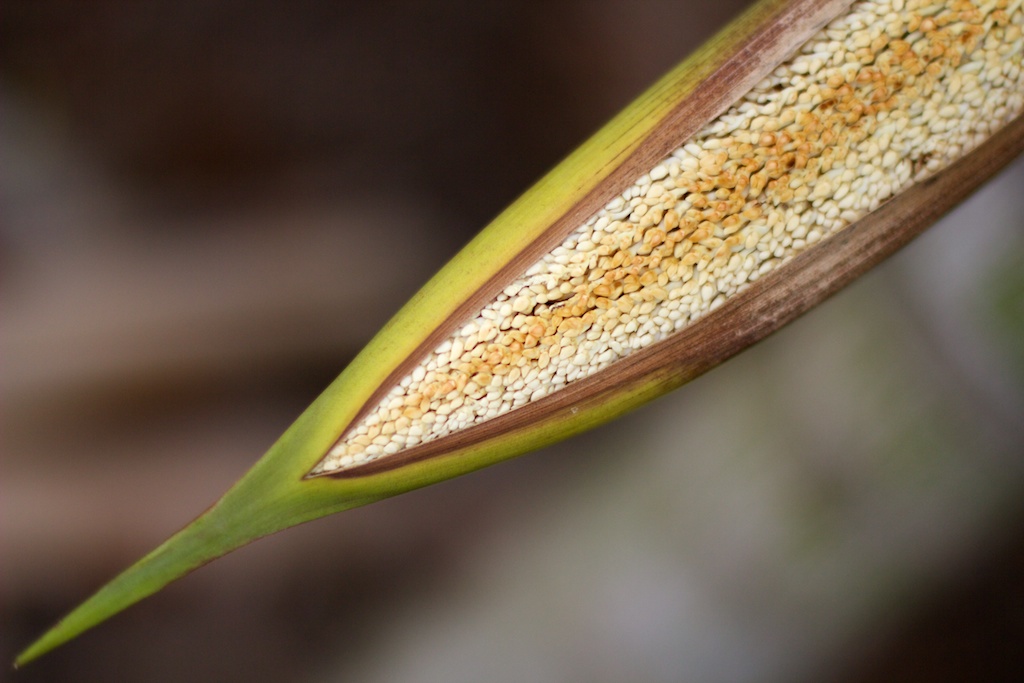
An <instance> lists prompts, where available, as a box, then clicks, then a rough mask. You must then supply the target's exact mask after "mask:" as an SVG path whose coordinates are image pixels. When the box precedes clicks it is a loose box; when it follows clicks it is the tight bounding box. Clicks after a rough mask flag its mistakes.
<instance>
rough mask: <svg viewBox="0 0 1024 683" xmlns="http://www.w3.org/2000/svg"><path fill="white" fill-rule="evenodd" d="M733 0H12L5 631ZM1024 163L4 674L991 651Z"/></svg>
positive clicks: (1008, 594)
mask: <svg viewBox="0 0 1024 683" xmlns="http://www.w3.org/2000/svg"><path fill="white" fill-rule="evenodd" d="M744 4H745V3H744V2H743V1H742V0H721V1H719V2H714V3H693V2H691V3H689V4H688V5H686V4H682V3H678V2H667V1H666V2H657V1H645V2H638V1H634V2H628V3H627V2H621V1H614V0H603V1H594V2H584V1H582V0H580V1H576V2H571V1H562V2H557V3H555V2H553V3H543V4H541V3H530V2H518V3H516V2H506V3H480V2H449V3H444V4H435V3H425V2H412V1H409V2H382V3H373V4H372V5H371V4H370V3H365V4H364V3H343V2H341V3H340V2H335V1H328V0H303V1H300V2H293V3H282V2H277V1H275V0H250V1H249V2H244V3H243V2H239V1H237V0H223V1H218V2H205V1H203V2H200V1H196V0H190V1H185V2H182V1H180V0H176V1H175V2H169V1H164V0H159V1H154V2H147V3H135V2H125V1H123V0H114V1H107V2H103V3H74V4H68V3H63V2H54V1H52V0H37V1H34V2H30V1H27V0H15V1H13V2H7V3H5V4H4V15H3V21H2V22H0V296H2V300H0V363H2V366H0V367H2V370H0V382H2V384H0V391H2V394H0V399H2V417H0V419H2V424H0V430H2V431H0V434H2V463H0V468H2V470H0V609H2V626H0V660H3V661H11V660H12V659H13V656H14V654H15V653H16V652H17V651H18V650H20V649H21V648H22V647H24V646H25V645H27V644H28V642H29V641H30V640H32V639H33V638H34V637H36V636H37V635H39V633H40V632H41V631H42V630H43V629H45V628H46V627H48V626H49V625H51V624H52V623H53V622H54V621H55V620H56V619H58V618H59V617H60V616H61V615H62V614H63V613H64V612H66V611H67V610H69V609H70V608H71V607H73V606H74V605H75V604H77V603H78V602H79V601H81V600H82V599H83V598H84V597H86V595H87V594H89V593H90V592H92V591H93V590H94V589H96V588H97V587H98V586H99V585H100V584H102V583H104V582H105V581H106V580H108V579H109V578H111V577H112V576H113V575H114V574H115V573H116V572H118V571H119V570H121V569H122V568H124V567H125V566H127V565H128V564H129V563H131V562H133V561H134V560H135V559H137V558H138V557H140V556H141V555H142V554H144V553H145V552H148V551H149V550H150V549H152V548H153V547H154V546H155V545H157V544H158V543H159V542H161V541H163V540H164V539H165V538H166V537H167V536H168V535H169V534H171V533H172V532H174V531H175V530H177V529H178V528H180V527H181V526H183V525H184V524H185V523H186V522H187V521H188V520H190V519H191V518H193V517H194V516H195V515H197V514H198V513H199V512H201V511H202V510H203V509H205V507H207V506H208V505H209V504H210V503H212V502H213V501H214V500H215V499H216V498H217V497H218V496H219V495H220V494H221V493H222V492H223V491H224V490H225V489H226V488H227V487H228V486H229V485H230V484H231V483H232V482H233V481H234V480H236V479H237V478H238V477H239V476H240V475H241V474H242V473H243V472H244V471H245V470H246V469H247V467H248V466H249V465H250V464H251V463H252V462H254V461H255V460H256V459H257V458H258V457H259V456H260V454H262V452H263V451H264V450H265V449H266V448H267V447H268V446H269V445H270V444H271V443H272V442H273V441H274V439H275V438H276V437H277V436H278V435H279V434H280V433H281V432H282V431H283V430H284V429H285V428H286V427H287V426H288V424H289V423H290V422H291V421H292V420H293V419H294V418H295V417H296V416H297V415H298V414H299V412H300V411H301V410H302V409H303V408H304V407H305V406H306V405H307V404H308V403H309V402H310V401H311V400H312V399H313V398H314V397H315V396H316V395H317V394H318V392H319V391H320V390H322V389H323V388H324V387H325V386H326V385H327V384H328V383H329V382H330V381H331V380H332V379H333V378H334V377H335V376H336V375H337V373H338V372H340V371H341V369H342V368H343V367H344V366H345V364H346V363H347V362H348V361H349V360H350V359H351V358H352V356H353V355H354V354H355V353H356V352H357V351H358V350H359V348H360V347H361V346H362V345H363V344H364V343H365V342H366V341H367V340H368V339H369V337H370V336H371V335H372V334H373V333H374V332H375V331H376V330H377V329H378V328H379V327H380V326H381V325H382V324H383V323H384V322H385V321H386V320H387V318H388V317H389V316H390V315H391V314H392V313H393V312H394V311H395V310H397V308H398V307H399V306H400V305H401V304H402V303H403V302H404V301H405V300H406V299H407V297H408V296H409V295H411V294H412V293H413V292H414V291H415V289H416V288H417V287H418V286H419V285H420V284H422V283H423V282H424V281H425V280H426V279H427V278H428V277H429V276H430V275H431V274H432V273H433V271H435V270H436V269H437V268H438V267H439V266H440V265H441V264H442V263H443V262H444V261H445V259H446V258H448V257H449V256H450V255H452V254H453V253H454V252H455V251H456V250H457V249H458V248H459V247H460V246H461V245H462V244H463V243H464V242H465V241H466V240H467V239H469V238H470V237H471V236H472V235H473V234H474V233H475V232H476V231H477V230H478V229H479V228H480V227H481V226H483V225H484V224H485V223H486V222H487V221H488V220H489V219H490V218H491V217H493V216H494V215H495V214H496V213H497V212H498V211H499V210H500V209H501V208H502V207H504V206H505V205H506V204H507V203H508V202H510V201H511V200H512V199H513V198H514V197H515V196H516V195H517V194H518V193H519V192H521V191H522V190H523V189H525V188H526V187H527V186H528V185H529V184H530V183H531V182H532V181H533V180H535V179H536V178H537V177H538V176H539V175H540V174H541V173H543V172H544V171H545V170H546V169H547V168H549V167H550V166H552V165H553V164H554V163H556V162H557V160H558V159H559V158H561V157H562V156H563V155H565V154H566V153H568V152H569V151H570V150H571V149H572V148H573V147H574V146H575V145H576V144H578V143H579V142H580V141H582V140H583V139H584V138H585V137H586V136H587V135H588V134H590V133H591V132H593V131H594V130H595V129H596V128H597V127H598V126H599V125H600V124H602V123H603V122H604V121H605V120H606V119H608V118H609V117H610V116H611V115H613V114H614V113H615V112H616V111H617V110H618V109H620V108H621V107H623V106H624V105H626V104H627V103H628V102H629V101H630V100H631V99H632V98H633V97H634V96H635V95H636V94H638V93H639V92H640V91H641V90H642V89H643V88H644V87H645V86H646V85H648V84H649V83H650V82H651V81H652V80H653V79H655V78H656V77H658V76H659V75H660V74H661V73H663V72H664V71H666V70H667V69H668V68H670V67H671V66H672V65H674V64H675V63H676V62H677V61H678V60H679V59H681V58H682V57H683V56H684V55H685V54H687V53H688V52H690V51H691V50H692V49H693V48H694V47H696V46H697V45H698V44H699V43H700V42H701V41H702V40H704V39H705V38H707V37H708V36H709V35H710V34H711V32H712V31H713V30H715V29H716V28H718V27H719V26H721V25H722V24H723V23H724V22H726V21H727V20H728V19H729V18H730V17H732V16H734V15H735V14H736V13H737V12H739V11H740V10H741V9H742V6H743V5H744ZM1022 186H1024V163H1022V162H1020V161H1018V162H1017V163H1016V164H1015V165H1014V166H1012V167H1011V168H1009V169H1008V171H1006V172H1005V173H1003V174H1002V175H1001V176H1000V177H999V178H998V179H997V180H996V181H995V182H993V183H991V184H989V185H988V186H986V188H985V189H983V190H982V191H981V192H980V193H978V194H977V195H976V196H975V197H974V198H973V199H972V200H971V201H970V202H969V203H967V204H965V205H964V206H962V207H961V208H959V209H958V210H956V211H955V212H954V213H952V214H951V215H950V216H949V217H948V218H947V219H946V220H945V221H944V222H943V223H941V224H940V225H938V226H936V227H935V228H933V229H932V230H931V231H930V232H929V233H927V234H926V235H925V236H923V237H922V238H920V239H919V240H918V241H917V242H915V243H914V244H913V245H911V246H910V247H909V248H908V249H906V250H905V251H904V252H903V253H901V254H899V255H897V256H896V257H895V258H893V259H892V260H891V261H890V262H888V263H886V264H884V265H883V266H881V267H879V268H877V269H875V270H874V271H873V272H872V273H871V274H869V275H868V276H867V277H865V278H863V279H862V280H861V281H860V282H858V283H857V284H855V285H854V286H853V287H851V288H849V289H848V290H846V291H845V292H843V293H841V294H840V295H838V296H837V297H835V298H834V299H833V300H831V301H829V302H827V303H826V304H825V305H823V306H821V307H820V308H819V309H817V310H815V311H813V312H812V313H810V314H809V315H807V316H806V317H805V318H803V319H802V320H800V321H798V322H796V323H795V324H793V325H791V326H790V327H789V328H787V329H785V330H783V331H782V332H780V333H779V334H777V335H775V336H774V337H773V338H771V339H769V340H767V341H766V342H764V343H762V344H760V345H758V346H757V347H755V348H753V349H752V350H750V351H748V352H746V353H744V354H742V355H741V356H740V357H738V358H736V359H734V360H733V361H731V362H730V363H727V364H726V365H724V366H722V367H721V368H719V369H717V370H715V371H713V372H712V373H710V374H708V375H706V376H704V377H702V378H701V379H699V380H697V381H696V382H694V383H692V384H691V385H689V386H687V387H685V388H683V389H682V390H680V391H678V392H676V393H675V394H673V395H671V396H669V397H666V398H664V399H662V400H660V401H658V402H656V403H654V404H652V405H650V406H649V407H647V408H645V409H643V410H641V411H638V412H636V413H634V414H632V415H631V416H629V417H627V418H625V419H622V420H620V421H618V422H616V423H614V424H612V425H609V426H607V427H605V428H602V429H600V430H598V431H596V432H593V433H590V434H588V435H585V436H583V437H582V438H578V439H575V440H573V441H571V442H568V443H565V444H563V445H560V446H558V447H554V448H550V449H547V450H545V451H543V452H541V453H537V454H533V455H529V456H526V457H524V458H521V459H518V460H516V461H513V462H510V463H506V464H503V465H500V466H497V467H494V468H491V469H489V470H485V471H482V472H479V473H477V474H474V475H471V476H468V477H464V478H461V479H458V480H455V481H451V482H448V483H445V484H442V485H438V486H435V487H432V488H429V489H426V490H422V491H419V492H415V493H412V494H408V495H405V496H402V497H399V498H396V499H392V500H389V501H385V502H382V503H378V504H375V505H372V506H370V507H368V508H363V509H359V510H354V511H350V512H347V513H345V514H343V515H339V516H335V517H332V518H328V519H324V520H320V521H317V522H313V523H310V524H308V525H305V526H303V527H299V528H296V529H292V530H289V531H286V532H284V533H281V534H279V535H277V536H275V537H272V538H269V539H266V540H263V541H261V542H259V543H257V544H255V545H253V546H250V547H248V548H245V549H243V550H241V551H238V552H236V553H235V554H233V555H231V556H229V557H227V558H224V559H223V560H220V561H218V562H216V563H213V564H211V565H209V566H208V567H205V568H203V569H202V570H200V571H198V572H196V573H195V574H193V575H191V576H189V577H187V578H185V579H184V580H182V581H180V582H178V583H177V584H175V585H172V586H171V587H170V588H168V589H167V590H165V591H164V592H163V593H161V594H159V595H157V596H155V597H153V598H151V599H149V600H147V601H145V602H143V603H142V604H140V605H138V606H136V607H134V608H132V609H130V610H129V611H127V612H126V613H124V614H122V615H120V616H118V617H116V618H114V619H113V620H112V621H111V622H109V623H107V624H105V625H103V626H102V627H100V628H98V629H97V630H95V631H93V632H91V633H89V634H87V635H85V636H84V637H82V638H81V639H79V640H77V641H74V642H73V643H71V644H69V645H68V646H66V647H64V648H62V649H60V650H58V651H57V652H54V653H53V654H52V655H50V656H48V657H47V658H45V659H43V660H41V661H39V662H37V663H36V664H33V665H32V666H31V667H29V668H27V669H25V670H23V671H20V672H17V673H11V672H9V671H5V669H4V667H3V664H2V662H0V678H3V677H5V676H9V677H10V679H11V680H14V681H25V682H26V683H27V682H29V681H112V680H125V681H153V682H161V681H183V680H189V681H233V680H243V679H244V680H247V681H250V682H251V683H256V682H259V681H281V680H288V681H324V682H327V681H348V680H358V681H362V682H372V681H381V682H384V681H388V682H395V681H399V682H400V681H410V682H411V681H439V682H440V681H467V682H469V681H479V680H488V681H510V682H511V681H528V680H536V681H567V682H568V681H584V680H585V681H608V682H617V681H623V680H630V681H640V682H644V681H650V682H652V683H655V682H662V681H665V682H668V681H683V680H686V681H734V682H735V681H821V680H828V681H840V682H845V683H856V682H860V681H873V680H878V679H879V678H887V679H900V680H904V681H924V680H927V681H937V680H951V681H952V680H958V681H960V680H988V681H1000V680H1017V679H1018V677H1019V676H1020V672H1021V670H1022V665H1024V655H1022V654H1021V651H1020V648H1019V643H1020V642H1021V639H1022V637H1024V534H1022V531H1024V497H1022V493H1024V420H1022V416H1024V230H1022V222H1024V219H1022V218H1021V217H1022V216H1024V194H1022V193H1021V192H1020V188H1021V187H1022Z"/></svg>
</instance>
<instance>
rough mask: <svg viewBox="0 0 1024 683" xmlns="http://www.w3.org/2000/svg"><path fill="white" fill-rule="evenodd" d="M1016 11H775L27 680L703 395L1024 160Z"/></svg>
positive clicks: (47, 640) (567, 177) (506, 220)
mask: <svg viewBox="0 0 1024 683" xmlns="http://www.w3.org/2000/svg"><path fill="white" fill-rule="evenodd" d="M1022 29H1024V9H1022V0H993V1H991V2H982V1H981V0H951V1H949V2H937V1H933V0H878V1H877V2H859V3H851V2H850V1H849V0H762V2H760V3H759V4H757V5H755V6H754V7H752V8H751V9H750V10H748V11H747V12H746V13H745V14H744V15H743V16H741V17H740V18H739V19H737V20H736V21H735V22H733V23H732V24H731V25H730V26H729V27H727V28H726V29H725V30H724V31H722V32H721V33H720V34H719V35H718V36H716V37H715V38H713V39H712V40H711V41H710V42H709V43H708V44H707V45H705V46H704V47H703V48H701V49H700V50H699V51H698V52H697V53H696V54H695V55H694V56H692V57H691V58H690V59H688V60H687V61H685V62H684V63H683V64H681V65H680V66H679V67H677V68H676V69H675V70H673V71H672V72H670V73H669V74H668V75H666V76H665V77H664V78H663V79H662V80H660V81H659V82H658V83H656V84H655V85H654V86H653V87H652V88H651V89H649V90H648V91H647V92H646V93H644V94H643V95H642V96H641V97H640V98H639V99H638V100H637V101H636V102H634V103H633V104H632V105H631V106H630V107H629V108H627V109H626V110H625V111H624V112H622V113H621V114H620V115H619V116H617V117H616V118H615V119H613V120H612V121H611V122H610V123H609V124H607V125H606V126H605V127H604V128H603V129H601V130H600V131H599V132H598V133H597V134H596V135H595V136H594V137H593V138H591V139H590V140H588V141H587V142H585V143H584V144H583V145H582V146H581V147H580V148H579V149H578V150H577V151H576V152H574V153H573V154H572V155H571V156H569V157H568V158H567V159H566V160H565V161H563V162H562V163H561V164H560V165H559V166H558V167H556V168H555V169H554V170H552V171H551V172H550V173H549V174H548V175H546V176H545V177H544V178H542V179H541V180H540V181H539V182H538V183H537V184H536V185H535V186H534V187H533V188H531V189H530V190H529V191H528V192H527V193H525V194H524V195H523V196H522V197H521V198H520V199H518V200H517V201H516V202H515V203H514V204H513V205H512V206H510V207H509V208H508V209H506V210H505V211H504V212H503V213H502V214H501V215H499V216H498V218H497V219H495V221H494V222H493V223H491V225H489V226H488V227H487V228H486V229H485V230H484V231H483V232H481V233H480V235H478V236H477V237H476V238H475V239H474V240H473V241H472V242H471V243H470V244H469V245H467V246H466V248H465V249H464V250H463V251H462V252H460V253H459V254H458V255H457V256H455V258H454V259H452V261H451V262H450V263H449V264H448V265H446V266H445V267H444V269H443V270H441V271H440V272H439V273H438V274H437V275H436V276H435V277H434V278H433V279H432V280H431V281H430V282H428V283H427V285H426V286H425V287H424V288H423V289H422V290H421V291H420V292H419V293H418V294H416V296H415V297H413V299H412V300H411V301H410V302H409V303H408V304H407V305H406V306H405V307H404V308H403V309H402V310H401V311H400V312H399V313H398V314H397V315H396V316H395V317H394V318H393V319H392V320H391V321H390V322H389V323H388V324H387V325H386V326H385V328H384V329H383V330H382V331H381V332H380V333H379V334H378V335H377V336H376V337H375V338H374V339H373V340H372V341H371V342H370V344H369V345H368V346H367V347H366V349H365V350H364V351H363V352H362V353H361V354H360V355H359V356H358V357H357V358H356V359H355V360H354V361H353V362H352V363H351V364H350V365H349V366H348V367H347V368H346V369H345V371H344V372H343V373H342V374H341V376H340V377H339V378H338V379H337V380H336V381H335V382H334V383H333V384H331V385H330V386H329V387H328V388H327V390H326V391H325V392H324V393H323V394H322V395H321V396H320V397H319V398H318V399H317V400H316V401H315V402H314V403H313V405H312V406H310V408H309V409H308V410H307V411H306V412H305V413H303V414H302V415H301V416H300V417H299V419H298V420H296V422H295V423H294V424H293V425H292V426H291V427H290V428H289V429H288V431H287V432H285V434H284V435H283V436H282V437H281V438H280V440H279V441H278V442H277V443H276V444H274V446H272V447H271V449H270V450H269V451H268V452H267V454H266V455H264V457H263V458H262V459H261V460H260V461H259V462H257V463H256V465H255V466H254V467H253V468H252V469H251V470H250V471H249V472H248V473H247V474H246V475H245V476H244V477H243V478H242V479H241V480H240V481H239V482H238V483H237V484H236V485H235V486H234V487H233V488H232V489H231V490H230V491H228V493H227V494H225V495H224V497H223V498H222V499H221V500H220V501H219V502H218V503H216V504H215V505H214V506H213V507H212V508H210V510H208V511H207V512H206V513H205V514H203V515H202V516H201V517H199V518H198V519H197V520H196V521H194V522H192V523H191V524H190V525H189V526H187V527H186V528H185V529H183V530H182V531H181V532H179V533H178V534H176V535H175V536H173V537H172V538H171V539H169V540H168V541H167V542H165V543H164V544H163V545H162V546H160V547H159V548H157V549H156V550H154V551H153V552H152V553H150V554H149V555H148V556H146V557H145V558H143V559H142V560H140V561H139V562H138V563H137V564H136V565H134V566H133V567H131V568H129V569H128V570H127V571H125V572H124V573H123V574H121V575H120V576H119V577H117V578H116V579H114V581H112V582H111V583H110V584H108V585H107V586H106V587H105V588H103V589H101V590H100V591H99V592H98V593H97V594H96V595H94V596H93V597H92V598H90V599H89V600H88V601H86V602H85V603H84V604H83V605H82V606H80V607H79V608H78V609H76V610H75V611H73V612H72V613H71V614H70V615H68V616H67V617H66V618H65V619H64V620H63V621H61V622H60V623H59V624H58V625H57V626H56V627H54V628H53V629H52V630H51V631H50V632H48V633H47V634H45V635H44V636H43V637H42V638H41V639H40V640H39V641H38V642H36V643H35V644H34V645H32V646H31V647H30V648H29V649H28V650H26V651H25V652H24V653H23V654H22V655H21V656H20V658H19V659H18V663H19V664H22V663H25V662H28V661H30V660H32V659H34V658H36V657H38V656H40V655H42V654H43V653H45V652H47V651H48V650H50V649H52V648H54V647H56V646H58V645H60V644H61V643H63V642H65V641H67V640H69V639H70V638H73V637H74V636H76V635H78V634H79V633H81V632H82V631H84V630H86V629H88V628H90V627H92V626H94V625H96V624H97V623H99V622H101V621H103V620H104V619H106V618H108V617H109V616H111V615H113V614H115V613H116V612H118V611H120V610H122V609H124V608H125V607H127V606H129V605H131V604H132V603H134V602H137V601H138V600H140V599H142V598H143V597H145V596H147V595H150V594H152V593H154V592H156V591H157V590H159V589H160V588H162V587H163V586H164V585H166V584H167V583H169V582H170V581H173V580H174V579H176V578H179V577H180V576H182V575H184V574H186V573H188V572H189V571H191V570H193V569H195V568H196V567H198V566H200V565H202V564H204V563H205V562H208V561H210V560H211V559H214V558H216V557H219V556H220V555H223V554H224V553H227V552H229V551H230V550H233V549H235V548H237V547H239V546H241V545H244V544H246V543H248V542H250V541H252V540H254V539H256V538H259V537H261V536H264V535H267V534H269V533H272V532H275V531H278V530H281V529H284V528H287V527H289V526H293V525H295V524H299V523H301V522H304V521H308V520H311V519H315V518H317V517H321V516H324V515H328V514H331V513H334V512H338V511H341V510H345V509H349V508H353V507H357V506H360V505H365V504H367V503H371V502H374V501H377V500H380V499H383V498H386V497H389V496H392V495H395V494H398V493H402V492H405V491H409V490H411V489H414V488H417V487H420V486H425V485H427V484H431V483H434V482H438V481H441V480H444V479H447V478H450V477H454V476H456V475H459V474H463V473H466V472H470V471H473V470H475V469H478V468H481V467H484V466H486V465H489V464H493V463H496V462H499V461H501V460H504V459H507V458H511V457H513V456H516V455H519V454H522V453H524V452H526V451H529V450H533V449H536V448H539V447H541V446H544V445H547V444H550V443H553V442H555V441H558V440H560V439H564V438H566V437H569V436H571V435H573V434H576V433H578V432H581V431H583V430H585V429H588V428H590V427H593V426H595V425H597V424H599V423H602V422H604V421H606V420H609V419H611V418H613V417H615V416H617V415H619V414H621V413H623V412H624V411H627V410H629V409H631V408H634V407H636V406H638V405H640V404H642V403H644V402H646V401H648V400H650V399H652V398H654V397H656V396H658V395H660V394H662V393H665V392H667V391H669V390H671V389H673V388H676V387H678V386H679V385H681V384H683V383H685V382H687V381H689V380H690V379H693V378H694V377H696V376H698V375H700V374H701V373H703V372H705V371H706V370H708V369H710V368H711V367H713V366H715V365H716V364H718V363H720V362H722V361H723V360H725V359H727V358H729V357H730V356H732V355H734V354H736V353H737V352H739V351H741V350H742V349H744V348H746V347H748V346H749V345H751V344H753V343H754V342H756V341H758V340H759V339H761V338H763V337H764V336H766V335H767V334H769V333H771V332H772V331H774V330H776V329H778V328H779V327H780V326H782V325H784V324H785V323H787V322H789V321H790V320H792V319H793V318H795V317H796V316H798V315H800V314H801V313H803V312H804V311H806V310H808V309H809V308H810V307H812V306H814V305H815V304H816V303H818V302H820V301H821V300H823V299H824V298H825V297H827V296H829V295H830V294H831V293H833V292H835V291H836V290H838V289H839V288H841V287H842V286H844V285H845V284H847V283H848V282H850V281H851V280H852V279H854V278H855V277H857V276H858V275H860V274H861V273H863V272H865V271H866V270H867V269H869V268H870V267H871V266H872V265H874V264H875V263H877V262H878V261H880V260H881V259H883V258H885V257H886V256H888V255H889V254H891V253H892V252H893V251H895V250H896V249H898V248H899V247H900V246H902V245H903V244H905V243H906V242H908V241H909V240H910V239H912V238H913V237H914V236H915V235H916V234H918V233H919V232H920V231H921V230H923V229H924V228H925V227H927V226H928V225H929V224H930V223H931V222H932V221H934V220H935V219H936V218H938V217H939V216H940V215H941V214H942V213H943V212H944V211H946V210H947V209H949V208H950V207H951V206H953V205H954V204H955V203H956V202H958V201H959V200H960V199H962V198H964V197H965V196H966V195H967V194H968V193H969V192H970V191H971V190H973V189H974V188H975V187H977V186H978V185H979V184H980V183H981V182H983V181H984V180H985V179H986V178H987V177H988V176H990V175H991V174H992V173H994V172H995V171H996V170H998V169H999V168H1000V167H1001V166H1002V165H1004V164H1005V163H1007V162H1008V161H1009V160H1010V159H1012V158H1013V157H1014V156H1016V155H1017V154H1019V153H1020V152H1021V150H1022V149H1024V115H1022V111H1024V65H1022V61H1024V36H1022Z"/></svg>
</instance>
